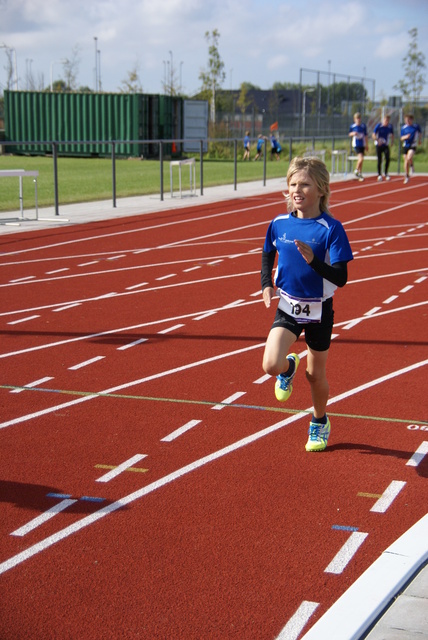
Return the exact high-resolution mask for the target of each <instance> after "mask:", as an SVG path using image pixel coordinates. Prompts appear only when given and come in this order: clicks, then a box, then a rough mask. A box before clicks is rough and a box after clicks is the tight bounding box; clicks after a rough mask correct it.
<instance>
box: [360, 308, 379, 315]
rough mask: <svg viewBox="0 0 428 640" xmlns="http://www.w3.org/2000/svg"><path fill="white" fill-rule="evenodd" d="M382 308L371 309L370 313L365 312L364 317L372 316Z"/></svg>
mask: <svg viewBox="0 0 428 640" xmlns="http://www.w3.org/2000/svg"><path fill="white" fill-rule="evenodd" d="M381 308H382V307H373V309H370V311H366V313H365V314H364V315H365V316H373V315H374V314H375V313H377V312H378V311H380V310H381Z"/></svg>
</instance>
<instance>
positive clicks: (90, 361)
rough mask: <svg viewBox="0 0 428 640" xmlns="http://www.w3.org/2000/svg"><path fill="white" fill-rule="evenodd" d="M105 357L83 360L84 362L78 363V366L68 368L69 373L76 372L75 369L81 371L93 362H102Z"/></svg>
mask: <svg viewBox="0 0 428 640" xmlns="http://www.w3.org/2000/svg"><path fill="white" fill-rule="evenodd" d="M104 358H105V356H97V357H96V358H91V359H90V360H85V362H79V364H75V365H73V366H72V367H68V369H69V371H77V369H82V368H83V367H87V366H88V365H90V364H93V363H94V362H98V360H103V359H104Z"/></svg>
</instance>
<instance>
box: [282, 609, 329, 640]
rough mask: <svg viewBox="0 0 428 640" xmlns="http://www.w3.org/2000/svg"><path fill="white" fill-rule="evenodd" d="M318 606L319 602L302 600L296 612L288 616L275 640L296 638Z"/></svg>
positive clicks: (292, 639)
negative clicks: (288, 618)
mask: <svg viewBox="0 0 428 640" xmlns="http://www.w3.org/2000/svg"><path fill="white" fill-rule="evenodd" d="M317 607H319V602H310V601H308V600H303V602H302V604H301V605H300V607H299V608H298V609H297V611H296V613H295V614H294V615H293V616H292V617H291V618H290V620H289V621H288V622H287V624H286V625H285V627H284V628H283V629H282V631H281V633H280V634H279V636H277V638H276V640H297V638H298V637H299V635H300V633H301V631H302V629H303V628H304V626H305V625H306V624H307V622H308V620H309V618H310V617H311V616H312V614H313V613H314V612H315V610H316V609H317Z"/></svg>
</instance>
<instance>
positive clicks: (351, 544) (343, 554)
mask: <svg viewBox="0 0 428 640" xmlns="http://www.w3.org/2000/svg"><path fill="white" fill-rule="evenodd" d="M368 535H369V534H368V533H363V532H362V531H354V532H353V533H351V535H350V536H349V538H348V540H347V541H346V542H345V544H344V545H343V547H342V548H341V549H340V550H339V551H338V553H337V554H336V555H335V556H334V558H333V560H332V561H331V562H330V564H329V565H328V567H327V568H326V569H325V570H324V573H336V574H339V573H342V571H343V570H344V569H345V568H346V566H347V564H348V563H349V562H350V560H352V558H353V557H354V555H355V554H356V552H357V551H358V549H359V548H360V546H361V545H362V544H363V542H364V540H365V539H366V538H367V536H368Z"/></svg>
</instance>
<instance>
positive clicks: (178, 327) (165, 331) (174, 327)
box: [158, 324, 184, 334]
mask: <svg viewBox="0 0 428 640" xmlns="http://www.w3.org/2000/svg"><path fill="white" fill-rule="evenodd" d="M181 327H184V324H175V325H174V326H173V327H168V329H163V330H162V331H158V334H163V333H170V332H171V331H175V330H176V329H181Z"/></svg>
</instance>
